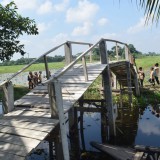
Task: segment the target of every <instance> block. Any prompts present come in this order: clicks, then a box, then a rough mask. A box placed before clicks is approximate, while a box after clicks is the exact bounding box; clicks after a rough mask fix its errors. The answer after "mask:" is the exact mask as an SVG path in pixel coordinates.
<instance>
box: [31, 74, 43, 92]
mask: <svg viewBox="0 0 160 160" xmlns="http://www.w3.org/2000/svg"><path fill="white" fill-rule="evenodd" d="M41 82H42V72H41V71H39V73H37V72H34V73H32V72H31V71H30V72H29V74H28V86H29V89H33V88H34V87H35V86H37V85H38V84H40V83H41Z"/></svg>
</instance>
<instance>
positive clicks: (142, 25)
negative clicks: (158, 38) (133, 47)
mask: <svg viewBox="0 0 160 160" xmlns="http://www.w3.org/2000/svg"><path fill="white" fill-rule="evenodd" d="M145 19H146V17H143V18H141V19H140V20H139V22H138V23H137V24H136V25H134V26H132V27H130V28H129V29H128V30H127V33H130V34H134V33H138V32H141V31H142V30H145V29H148V28H150V27H151V22H150V21H149V22H148V25H145Z"/></svg>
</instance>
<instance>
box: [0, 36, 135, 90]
mask: <svg viewBox="0 0 160 160" xmlns="http://www.w3.org/2000/svg"><path fill="white" fill-rule="evenodd" d="M102 40H104V41H110V42H115V43H119V44H123V45H125V46H126V47H127V48H128V45H127V44H126V43H123V42H121V41H117V40H112V39H104V38H101V39H100V40H99V41H98V42H97V43H95V44H94V45H93V44H91V43H85V42H74V41H66V42H64V43H62V44H60V45H58V46H56V47H54V48H52V49H50V50H49V51H47V52H45V53H44V54H42V55H41V56H39V57H38V58H36V59H35V60H33V61H32V62H30V63H29V64H28V65H26V66H24V67H23V68H22V69H21V70H19V71H18V72H17V73H15V74H13V75H12V76H11V77H10V78H8V79H7V80H5V81H3V82H2V83H1V84H0V87H1V86H3V85H4V84H5V83H7V82H9V81H10V80H11V79H13V78H14V77H16V76H17V75H19V74H20V73H21V72H23V71H24V70H26V69H27V68H28V67H30V66H31V65H32V64H33V63H35V62H36V61H37V60H39V59H40V58H42V57H44V56H46V55H48V54H49V53H51V52H53V51H55V50H57V49H58V48H60V47H61V46H63V45H65V44H66V43H71V44H82V45H89V46H90V47H89V49H87V50H86V51H85V52H83V53H82V54H81V55H80V56H78V57H77V58H76V59H75V60H74V61H72V62H71V63H70V64H69V65H68V66H66V67H64V69H63V70H62V71H61V72H60V73H59V74H58V75H56V76H53V77H54V78H58V77H59V76H60V75H62V74H63V73H64V72H66V71H67V70H69V69H70V68H71V67H72V66H73V65H74V64H76V63H77V62H78V61H79V60H80V59H81V58H82V57H84V56H85V55H86V54H87V53H89V52H90V51H91V50H92V49H93V48H94V47H96V46H97V45H98V44H99V43H100V42H101V41H102ZM128 50H129V48H128ZM128 54H129V55H130V57H131V58H129V59H128V60H129V61H130V62H131V63H132V64H133V61H132V60H133V59H134V58H133V56H132V55H131V53H130V52H128ZM134 64H135V62H134ZM51 79H53V78H51ZM51 79H50V80H48V81H46V83H47V82H49V81H51Z"/></svg>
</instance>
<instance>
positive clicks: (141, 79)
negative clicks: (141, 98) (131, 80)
mask: <svg viewBox="0 0 160 160" xmlns="http://www.w3.org/2000/svg"><path fill="white" fill-rule="evenodd" d="M138 75H139V80H140V86H141V87H143V81H144V77H145V74H144V72H143V69H142V67H139V70H138Z"/></svg>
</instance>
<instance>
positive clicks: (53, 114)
mask: <svg viewBox="0 0 160 160" xmlns="http://www.w3.org/2000/svg"><path fill="white" fill-rule="evenodd" d="M48 94H49V102H50V110H51V118H55V117H57V118H58V111H57V106H56V97H55V88H54V83H53V82H51V83H49V84H48Z"/></svg>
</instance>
